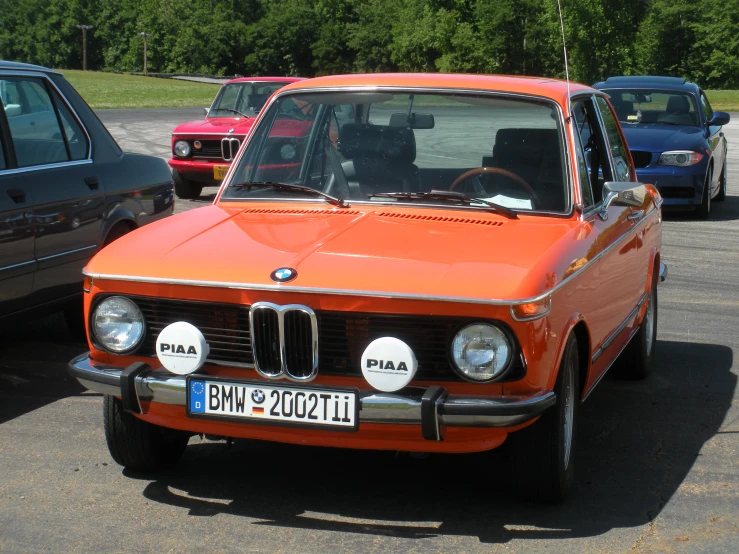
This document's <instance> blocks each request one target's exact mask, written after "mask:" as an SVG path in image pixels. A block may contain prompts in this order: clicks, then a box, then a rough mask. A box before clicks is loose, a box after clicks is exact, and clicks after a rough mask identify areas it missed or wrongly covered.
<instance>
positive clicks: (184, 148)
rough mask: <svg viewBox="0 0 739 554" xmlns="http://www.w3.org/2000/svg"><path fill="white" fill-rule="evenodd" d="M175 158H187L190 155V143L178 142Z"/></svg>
mask: <svg viewBox="0 0 739 554" xmlns="http://www.w3.org/2000/svg"><path fill="white" fill-rule="evenodd" d="M174 153H175V156H179V157H180V158H186V157H187V156H189V155H190V143H189V142H187V141H186V140H178V141H177V142H175V143H174Z"/></svg>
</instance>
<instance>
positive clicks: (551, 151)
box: [222, 91, 569, 213]
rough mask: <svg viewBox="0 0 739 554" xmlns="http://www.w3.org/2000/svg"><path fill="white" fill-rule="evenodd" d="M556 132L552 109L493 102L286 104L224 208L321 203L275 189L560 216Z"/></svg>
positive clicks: (265, 122)
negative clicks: (252, 201) (252, 202)
mask: <svg viewBox="0 0 739 554" xmlns="http://www.w3.org/2000/svg"><path fill="white" fill-rule="evenodd" d="M560 121H561V120H560V115H559V112H558V110H557V108H556V106H555V105H554V104H552V103H547V102H543V101H534V100H518V99H515V100H514V99H509V98H501V97H492V96H472V95H440V94H399V93H392V92H359V91H357V92H324V93H303V94H294V95H289V96H283V97H282V98H279V99H277V100H276V101H275V102H274V103H272V105H271V106H270V108H269V111H268V112H267V113H266V114H265V116H264V118H263V119H261V121H260V124H259V126H258V127H257V128H256V129H255V130H254V133H253V135H252V138H251V140H250V141H249V144H248V145H247V147H246V149H245V151H244V153H243V155H242V156H241V158H240V159H239V161H238V165H237V167H236V169H235V171H234V173H233V176H232V178H231V179H230V181H229V185H228V187H227V188H226V189H225V191H224V193H223V195H222V198H223V199H224V200H230V199H244V198H270V199H274V198H290V199H292V200H295V199H296V198H300V197H301V196H302V197H305V198H306V199H311V200H312V201H315V200H316V195H315V194H313V195H311V194H302V195H301V194H298V193H297V192H296V191H295V190H294V189H292V190H288V189H286V188H285V187H276V186H274V184H275V182H277V183H284V184H290V185H300V186H303V187H310V188H311V189H314V190H318V191H320V192H322V193H324V194H327V195H331V196H332V197H334V198H337V199H341V200H348V201H361V202H413V203H416V204H419V203H420V204H449V203H451V202H455V203H457V204H460V200H465V197H467V199H479V200H480V202H477V203H475V202H466V204H465V205H466V206H467V207H470V206H471V207H475V208H477V207H480V206H482V205H483V203H482V201H485V202H489V203H494V204H497V205H498V206H502V207H504V208H509V209H512V210H515V211H546V212H558V213H562V212H566V211H567V210H568V208H569V195H568V193H567V185H566V183H567V180H566V177H565V175H566V173H565V164H564V155H563V146H562V145H563V139H562V131H561V127H560ZM249 183H265V185H263V186H258V185H257V186H248V184H249ZM432 191H433V192H432ZM438 191H447V194H437V192H438ZM449 191H451V192H452V193H453V194H450V193H449Z"/></svg>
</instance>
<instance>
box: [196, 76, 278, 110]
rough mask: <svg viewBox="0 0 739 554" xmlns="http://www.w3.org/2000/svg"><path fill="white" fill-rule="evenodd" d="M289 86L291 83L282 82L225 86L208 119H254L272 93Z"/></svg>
mask: <svg viewBox="0 0 739 554" xmlns="http://www.w3.org/2000/svg"><path fill="white" fill-rule="evenodd" d="M287 84H289V83H288V82H282V81H253V82H246V81H244V82H240V83H231V84H228V85H224V86H223V87H221V90H220V91H218V96H216V99H215V101H214V102H213V105H212V106H211V108H210V111H209V112H208V117H233V116H234V115H236V116H238V115H242V116H245V117H254V116H255V115H256V114H257V113H259V111H260V110H261V109H262V108H263V107H264V104H265V103H266V102H267V100H268V99H269V97H270V96H272V93H273V92H274V91H276V90H278V89H281V88H282V87H284V86H285V85H287Z"/></svg>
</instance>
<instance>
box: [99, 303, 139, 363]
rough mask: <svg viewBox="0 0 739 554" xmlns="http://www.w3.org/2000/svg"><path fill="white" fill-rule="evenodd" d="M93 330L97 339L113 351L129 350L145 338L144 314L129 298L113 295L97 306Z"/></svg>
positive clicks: (117, 352) (118, 352)
mask: <svg viewBox="0 0 739 554" xmlns="http://www.w3.org/2000/svg"><path fill="white" fill-rule="evenodd" d="M92 332H93V335H94V336H95V339H97V341H98V342H99V343H100V344H101V345H102V346H103V347H105V348H106V349H108V350H110V351H111V352H115V353H116V354H120V353H123V352H128V351H129V350H132V349H133V348H135V347H136V346H138V345H139V343H140V342H141V340H142V339H143V338H144V316H143V315H142V314H141V310H139V307H138V306H137V305H136V304H134V303H133V302H131V301H130V300H129V299H128V298H123V297H122V296H111V297H110V298H106V299H105V300H103V301H102V302H100V303H99V304H98V305H97V306H96V307H95V312H94V313H93V315H92Z"/></svg>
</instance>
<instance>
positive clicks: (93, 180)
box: [85, 175, 100, 190]
mask: <svg viewBox="0 0 739 554" xmlns="http://www.w3.org/2000/svg"><path fill="white" fill-rule="evenodd" d="M85 184H86V185H87V186H88V187H89V188H90V190H97V189H98V185H100V181H99V180H98V178H97V177H95V176H94V175H93V176H90V177H85Z"/></svg>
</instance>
